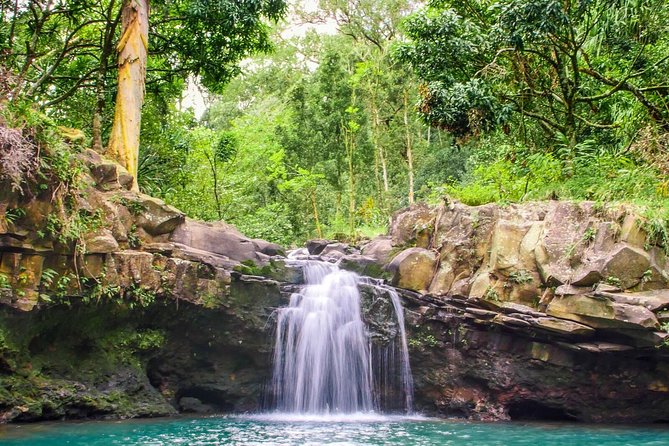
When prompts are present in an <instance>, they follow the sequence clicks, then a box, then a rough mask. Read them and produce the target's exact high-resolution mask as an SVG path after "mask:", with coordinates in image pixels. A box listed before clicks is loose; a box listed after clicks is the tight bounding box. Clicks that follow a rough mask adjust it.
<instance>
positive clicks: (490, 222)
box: [362, 202, 669, 346]
mask: <svg viewBox="0 0 669 446" xmlns="http://www.w3.org/2000/svg"><path fill="white" fill-rule="evenodd" d="M649 242H650V241H649V239H648V236H647V235H646V233H645V231H644V225H643V219H642V218H641V217H639V216H638V215H636V214H635V213H634V210H633V209H631V208H623V207H616V208H610V209H605V208H603V207H601V206H597V205H596V204H595V203H590V202H583V203H572V202H542V203H529V204H523V205H509V206H505V207H500V206H498V205H485V206H478V207H470V206H465V205H462V204H458V203H451V204H449V205H444V206H439V207H429V206H427V205H416V206H413V207H410V208H407V209H404V210H401V211H399V212H397V213H396V214H395V215H394V217H393V220H392V223H391V228H390V236H389V237H380V238H378V239H374V240H372V241H370V242H369V243H368V244H367V245H365V246H363V247H362V252H363V253H366V254H368V256H370V257H372V258H373V259H374V260H375V262H376V263H377V265H378V266H379V268H383V269H384V270H385V271H386V272H387V273H389V274H390V275H391V277H392V283H393V284H394V285H396V286H398V287H400V288H406V289H409V290H413V291H417V292H420V293H423V294H429V295H432V296H434V297H435V298H436V299H437V300H439V299H440V298H441V297H442V296H456V297H462V298H467V299H470V300H474V301H476V300H484V301H487V302H489V304H490V305H493V306H499V304H500V303H505V302H511V303H517V304H522V305H525V306H528V307H531V308H532V309H533V310H535V311H541V312H544V313H546V314H547V315H550V316H553V317H558V318H560V319H561V320H565V321H573V322H578V323H580V324H585V325H587V326H589V327H591V328H593V329H621V330H625V336H627V337H632V338H634V337H636V338H637V339H636V340H635V341H634V342H637V343H640V344H644V345H646V344H648V343H649V342H650V343H653V345H656V346H659V345H661V344H662V342H663V339H664V337H663V335H664V334H665V331H664V330H663V329H661V324H660V322H659V319H658V317H659V315H660V314H663V315H664V313H663V312H664V311H665V310H667V309H669V305H668V304H669V302H667V301H666V296H667V293H669V268H668V266H667V255H666V253H665V249H663V248H661V247H656V246H652V244H650V243H649ZM390 254H394V255H390Z"/></svg>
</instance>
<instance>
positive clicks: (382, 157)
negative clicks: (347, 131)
mask: <svg viewBox="0 0 669 446" xmlns="http://www.w3.org/2000/svg"><path fill="white" fill-rule="evenodd" d="M380 127H381V118H380V117H379V109H378V107H377V106H376V101H372V134H373V137H374V145H375V148H376V150H377V152H378V155H377V156H378V158H379V161H380V162H381V172H382V175H383V191H384V192H385V193H388V190H389V189H390V188H389V186H388V166H387V164H386V152H385V150H384V149H383V146H382V145H381V142H380V137H379V131H380V130H379V129H380Z"/></svg>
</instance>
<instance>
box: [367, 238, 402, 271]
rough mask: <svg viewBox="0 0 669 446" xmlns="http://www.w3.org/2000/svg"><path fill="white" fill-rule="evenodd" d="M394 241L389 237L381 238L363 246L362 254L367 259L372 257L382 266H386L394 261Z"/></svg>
mask: <svg viewBox="0 0 669 446" xmlns="http://www.w3.org/2000/svg"><path fill="white" fill-rule="evenodd" d="M393 250H394V248H393V241H392V239H391V238H390V237H388V236H379V237H376V238H374V239H372V240H371V241H369V242H368V243H366V244H365V245H363V246H362V249H361V253H362V255H364V256H365V257H371V258H372V259H374V261H375V262H377V263H378V264H380V265H385V264H387V263H388V262H390V261H391V260H392V254H393Z"/></svg>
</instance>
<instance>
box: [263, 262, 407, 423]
mask: <svg viewBox="0 0 669 446" xmlns="http://www.w3.org/2000/svg"><path fill="white" fill-rule="evenodd" d="M293 262H295V263H299V265H300V266H301V267H302V269H303V271H304V278H305V285H304V286H303V287H301V289H300V291H299V292H298V293H294V294H293V295H292V296H291V298H290V304H289V306H288V307H285V308H281V309H279V310H278V314H277V328H276V343H275V347H274V370H273V377H272V389H273V397H274V402H275V407H276V409H277V410H278V411H280V412H288V413H301V414H346V413H358V412H372V411H375V410H378V409H380V402H379V393H380V392H379V388H380V387H381V386H386V385H387V383H381V382H379V381H380V380H379V379H378V378H377V379H375V376H376V375H377V374H375V373H374V368H375V367H378V366H383V367H388V364H374V362H375V361H373V357H374V356H375V355H372V344H371V341H370V336H369V333H368V332H367V329H366V328H365V324H364V322H363V318H362V314H361V297H360V291H359V287H358V286H359V284H362V283H364V284H367V285H370V286H372V287H378V288H379V289H380V290H381V291H382V292H383V294H384V295H388V296H390V299H391V301H392V306H393V309H394V312H395V315H396V320H397V325H398V327H399V330H398V331H399V333H398V335H399V338H400V339H399V353H400V354H399V356H400V358H399V359H400V361H399V362H400V364H399V375H400V376H399V382H400V386H401V387H402V388H401V389H400V392H401V394H402V395H404V402H403V406H404V409H405V411H407V412H409V411H411V406H412V400H413V381H412V379H411V369H410V366H409V357H408V350H407V343H406V333H405V330H404V315H403V310H402V306H401V303H400V301H399V297H398V295H397V293H396V292H395V291H394V290H393V289H392V288H390V287H385V286H383V285H381V284H380V283H377V282H374V281H372V280H371V279H362V278H360V277H359V276H358V275H356V274H354V273H351V272H348V271H343V270H340V269H339V268H338V267H337V266H336V265H334V264H330V263H326V262H321V261H314V260H293ZM393 345H394V344H393ZM391 350H393V352H394V349H391ZM392 356H393V357H394V353H393V354H392ZM385 358H386V359H387V358H388V355H386V356H385ZM386 381H387V379H386Z"/></svg>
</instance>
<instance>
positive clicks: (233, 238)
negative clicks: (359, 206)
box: [0, 151, 669, 422]
mask: <svg viewBox="0 0 669 446" xmlns="http://www.w3.org/2000/svg"><path fill="white" fill-rule="evenodd" d="M78 160H79V161H78V162H77V163H78V164H77V169H79V170H80V172H79V174H78V175H79V176H80V179H81V181H80V182H79V183H78V186H77V189H76V190H72V191H70V192H69V193H68V194H67V197H66V198H63V195H62V190H60V189H59V188H60V187H61V186H54V185H53V184H51V185H47V186H46V187H44V188H40V187H37V188H35V189H34V191H33V192H31V193H24V194H19V193H17V192H15V191H13V190H11V189H9V188H5V189H3V191H2V192H1V193H0V194H1V196H0V216H2V218H0V256H1V259H0V420H2V421H29V420H44V419H61V418H91V417H93V418H98V417H136V416H159V415H169V414H172V413H175V412H177V411H182V412H228V411H246V410H258V409H259V408H260V407H261V405H262V400H263V397H264V395H265V394H266V392H265V390H264V387H265V386H266V384H267V382H268V379H269V378H270V374H271V372H270V353H271V344H272V328H273V320H272V314H273V311H274V309H275V308H276V307H278V306H281V305H285V304H286V303H287V299H288V298H289V296H290V294H291V293H292V292H293V291H295V290H296V286H298V285H299V283H301V281H302V278H301V274H300V271H299V269H294V268H290V267H288V266H287V265H286V264H285V262H283V260H282V257H281V255H282V254H283V252H282V250H281V247H279V246H277V245H273V244H271V243H267V242H264V241H261V240H252V239H249V238H247V237H245V236H243V235H242V234H240V233H239V232H238V231H236V230H235V229H234V228H233V227H231V226H228V225H226V224H224V223H214V224H206V223H202V222H197V221H193V220H189V219H187V218H185V217H184V215H183V214H182V213H181V212H179V211H178V210H176V209H174V208H172V207H170V206H167V205H166V204H165V203H163V202H162V201H160V200H156V199H154V198H151V197H148V196H146V195H142V194H137V193H134V192H131V191H129V190H128V188H129V186H130V183H131V181H130V178H129V176H128V175H127V173H126V172H125V171H124V170H123V169H122V168H120V167H119V166H118V165H116V164H115V163H112V162H110V161H107V160H105V159H104V158H101V157H100V156H99V155H97V154H95V153H94V152H91V151H84V152H83V153H81V154H80V155H78ZM61 184H62V183H61ZM59 194H61V195H59ZM56 197H60V198H58V199H56ZM648 227H649V226H648V225H647V224H646V223H645V222H644V221H643V219H641V218H640V217H638V216H637V215H636V213H635V212H634V211H633V210H632V209H627V208H622V207H621V208H618V207H617V208H605V207H602V206H598V205H596V204H594V203H567V202H547V203H530V204H524V205H520V206H514V205H512V206H506V207H500V206H496V205H486V206H480V207H468V206H463V205H460V204H457V203H455V204H450V205H445V206H441V207H428V206H424V205H421V206H414V207H411V208H408V209H405V210H402V211H400V212H398V213H397V214H396V215H395V216H394V218H393V222H392V225H391V229H390V233H389V235H388V236H385V237H379V238H377V239H374V240H372V241H370V242H369V243H366V244H365V245H363V246H362V247H360V248H356V247H352V246H348V245H345V244H342V243H337V242H329V241H312V242H310V243H309V244H308V249H309V251H310V253H311V254H312V255H313V256H314V258H319V259H322V260H326V261H336V262H339V264H340V266H342V267H344V268H348V269H351V270H354V271H357V272H359V273H361V274H365V275H371V276H376V277H382V278H386V279H387V280H388V281H389V282H390V283H392V284H393V285H395V286H396V287H397V289H398V290H399V291H400V294H401V296H402V298H403V301H404V304H405V308H406V320H407V323H408V327H407V329H408V335H409V346H410V350H411V363H412V367H413V371H414V379H415V383H416V402H417V408H418V409H419V410H421V411H424V412H426V413H431V414H441V415H447V416H464V417H468V418H472V419H486V420H492V419H509V418H511V419H526V418H540V419H571V420H584V421H602V422H604V421H608V422H610V421H625V422H656V421H667V419H668V418H667V415H666V414H667V413H669V355H668V353H669V348H668V347H667V344H669V341H668V340H667V336H668V335H667V330H666V328H667V327H668V326H667V325H666V324H667V322H669V291H668V290H667V284H668V283H669V271H668V263H667V257H666V247H663V246H659V244H658V243H659V242H658V240H656V239H655V237H654V234H653V233H652V232H651V233H649V231H648V230H647V228H648ZM363 288H364V289H363V290H362V291H363V293H362V294H363V301H364V302H363V313H364V317H365V320H366V321H367V323H368V326H369V330H370V332H371V334H372V340H373V343H374V345H375V346H379V347H383V346H384V345H387V344H388V343H389V342H391V341H392V338H393V337H394V336H397V327H396V326H395V325H394V322H393V320H392V306H391V305H390V303H389V299H388V297H387V296H384V295H383V293H379V291H378V290H374V289H371V288H365V287H364V286H363Z"/></svg>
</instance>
